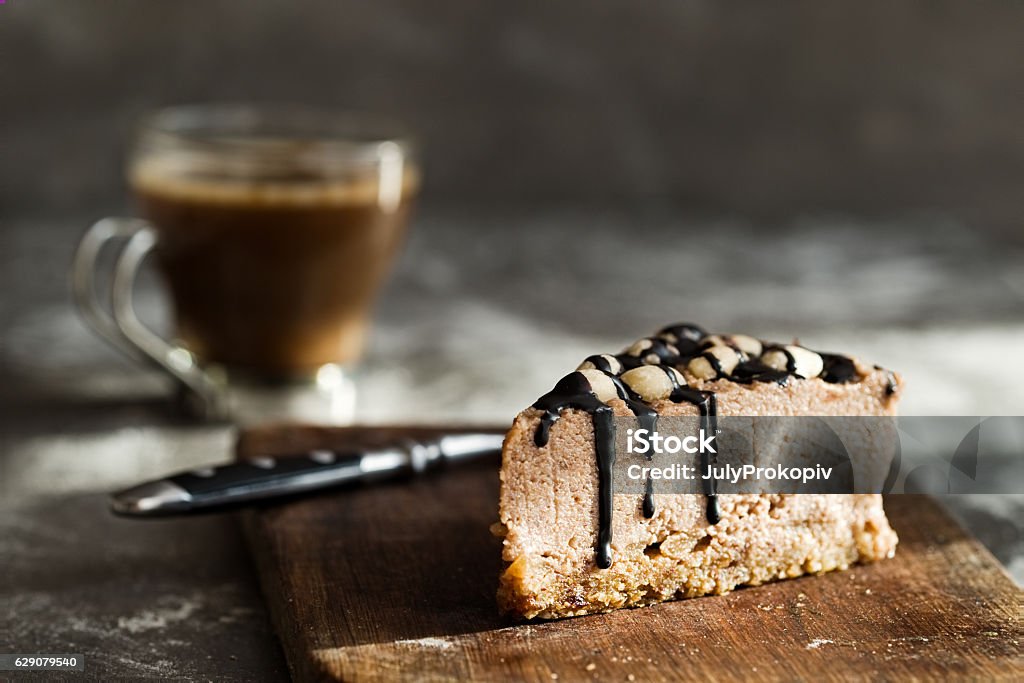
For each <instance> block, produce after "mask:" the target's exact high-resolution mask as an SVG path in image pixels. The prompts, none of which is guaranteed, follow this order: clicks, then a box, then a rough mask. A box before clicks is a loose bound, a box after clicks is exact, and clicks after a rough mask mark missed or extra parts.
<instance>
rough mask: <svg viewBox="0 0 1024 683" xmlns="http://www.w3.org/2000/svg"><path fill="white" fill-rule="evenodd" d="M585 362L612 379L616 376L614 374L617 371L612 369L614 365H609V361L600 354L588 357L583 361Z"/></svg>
mask: <svg viewBox="0 0 1024 683" xmlns="http://www.w3.org/2000/svg"><path fill="white" fill-rule="evenodd" d="M583 362H584V363H590V364H591V365H593V366H594V367H595V368H597V369H598V370H600V371H601V372H603V373H606V374H608V375H609V376H611V377H614V374H612V373H614V372H615V371H614V370H613V369H612V364H611V363H609V362H608V359H607V358H605V357H604V356H603V355H600V354H598V355H596V356H587V357H586V358H584V359H583Z"/></svg>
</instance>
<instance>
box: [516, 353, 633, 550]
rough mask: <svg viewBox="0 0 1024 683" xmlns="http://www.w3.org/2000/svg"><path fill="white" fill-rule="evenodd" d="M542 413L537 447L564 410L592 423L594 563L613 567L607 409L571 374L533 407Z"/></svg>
mask: <svg viewBox="0 0 1024 683" xmlns="http://www.w3.org/2000/svg"><path fill="white" fill-rule="evenodd" d="M533 407H534V408H536V409H537V410H542V411H544V414H543V415H542V416H541V420H540V425H538V427H537V432H536V433H535V434H534V436H533V441H534V443H535V444H537V446H538V447H541V448H543V447H544V446H546V445H547V443H548V439H549V438H550V436H551V426H552V425H554V424H555V422H557V421H558V419H559V418H560V417H561V413H562V411H563V410H565V409H566V408H577V409H579V410H583V411H585V412H587V413H589V414H590V415H591V416H592V418H593V420H594V450H595V451H596V453H597V490H598V499H597V519H598V532H597V550H596V553H595V558H594V561H595V562H597V566H598V567H600V568H601V569H607V568H608V567H610V566H612V510H613V503H614V500H613V498H612V468H613V467H614V466H615V422H614V420H613V418H614V414H613V413H612V409H611V407H610V406H608V405H606V404H604V403H602V402H601V401H600V400H598V398H597V397H596V396H594V394H593V387H591V385H590V382H589V381H588V380H587V378H586V376H585V375H583V374H582V373H579V372H572V373H569V374H568V375H566V376H565V377H563V378H562V379H560V380H559V381H558V384H556V385H555V388H554V389H552V390H551V391H549V392H548V393H546V394H544V395H543V396H541V397H540V398H539V399H537V402H536V403H534V404H533Z"/></svg>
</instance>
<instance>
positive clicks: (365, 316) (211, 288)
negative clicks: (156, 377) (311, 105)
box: [130, 108, 419, 378]
mask: <svg viewBox="0 0 1024 683" xmlns="http://www.w3.org/2000/svg"><path fill="white" fill-rule="evenodd" d="M184 118H186V119H188V117H187V116H185V117H184ZM177 123H178V125H177V126H171V125H164V126H163V127H161V126H151V127H150V129H151V130H157V131H164V132H161V133H159V134H156V135H152V134H151V135H150V137H149V139H148V140H147V139H146V137H145V136H143V138H142V141H141V142H140V145H139V150H138V152H137V154H136V156H135V161H134V163H133V164H132V167H131V169H130V182H131V185H132V187H133V190H134V192H135V194H136V197H137V199H138V202H139V203H140V205H141V209H142V212H143V215H144V217H145V218H146V219H148V221H149V222H150V223H151V224H152V225H153V228H154V230H155V231H156V234H157V241H156V244H155V247H154V256H155V258H156V263H157V266H158V268H159V271H160V272H161V274H162V275H163V277H164V279H165V280H166V282H167V285H168V287H169V290H170V298H171V301H172V304H173V310H174V317H175V322H176V333H177V336H178V337H179V338H180V340H181V341H182V342H183V344H184V346H185V347H186V348H187V349H188V350H189V351H191V352H192V353H193V354H195V356H196V357H197V358H198V359H200V360H201V361H202V362H203V363H216V364H220V365H223V366H226V367H227V368H229V369H240V370H248V371H252V372H254V373H256V374H259V375H264V376H273V377H281V378H288V377H301V376H307V375H309V374H310V373H313V372H315V371H316V370H317V368H319V367H321V366H323V365H325V364H329V363H337V364H348V363H351V362H352V361H354V360H356V359H357V358H358V356H359V355H360V353H361V350H362V347H363V344H364V340H365V337H366V332H367V326H368V320H369V317H370V309H371V307H372V304H373V300H374V295H375V293H376V291H377V289H378V287H379V286H380V284H381V282H382V280H383V279H384V277H385V276H386V274H387V273H388V271H389V269H390V266H391V263H392V261H393V259H394V256H395V253H396V250H397V248H398V246H399V244H400V243H401V241H402V237H403V234H404V232H405V227H406V222H407V220H408V215H409V211H410V206H411V203H412V201H413V197H414V195H415V194H416V190H417V188H418V184H419V174H418V169H417V167H416V166H415V164H414V161H413V159H412V158H411V156H410V152H409V145H408V143H407V142H405V141H404V140H403V139H402V138H401V137H399V136H395V135H391V136H388V135H382V134H374V132H373V131H372V130H366V129H365V126H364V127H363V128H358V127H355V126H354V125H353V124H352V122H350V121H347V120H344V119H338V120H336V119H334V118H332V117H330V116H328V115H325V114H320V113H316V112H309V111H305V110H294V109H279V110H275V109H266V108H264V109H261V110H259V111H258V112H256V111H253V110H248V109H245V108H235V109H232V108H226V109H224V110H222V111H220V113H219V117H218V116H212V117H211V115H210V113H209V112H206V113H205V116H203V117H202V118H197V119H196V120H195V121H192V122H191V124H192V125H191V126H190V125H189V123H190V122H189V121H188V120H185V121H179V122H177ZM167 129H170V130H169V132H168V131H167Z"/></svg>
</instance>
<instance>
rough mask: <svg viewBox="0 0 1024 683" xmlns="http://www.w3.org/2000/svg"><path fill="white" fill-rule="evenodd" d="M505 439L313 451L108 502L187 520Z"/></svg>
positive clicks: (415, 466) (182, 476)
mask: <svg viewBox="0 0 1024 683" xmlns="http://www.w3.org/2000/svg"><path fill="white" fill-rule="evenodd" d="M503 436H504V435H503V434H502V433H497V432H472V433H458V434H446V435H443V436H438V437H436V438H427V439H410V438H401V439H397V440H396V441H395V442H394V443H393V444H392V445H388V446H385V447H381V448H368V449H362V450H347V451H332V450H325V449H321V450H312V451H309V452H307V453H302V454H297V455H287V456H284V457H260V458H249V459H247V460H239V461H237V462H233V463H230V464H227V465H218V466H216V467H203V468H199V469H195V470H191V471H188V472H181V473H179V474H175V475H172V476H170V477H166V478H164V479H158V480H155V481H150V482H147V483H145V484H140V485H139V486H134V487H132V488H130V489H126V490H124V491H119V492H118V493H115V494H113V495H112V496H111V499H110V507H111V510H112V511H113V512H114V513H115V514H118V515H125V516H129V517H156V516H166V515H177V514H186V513H190V512H195V511H200V510H205V509H209V508H214V507H224V506H230V505H234V504H237V503H246V502H252V501H256V500H267V499H271V498H279V497H283V496H291V495H294V494H296V493H303V492H308V491H316V490H320V489H324V488H328V487H332V486H339V485H341V484H349V483H354V482H366V481H375V480H380V479H391V478H394V477H398V476H401V475H403V474H421V473H423V472H426V471H427V470H429V469H433V468H436V467H439V466H441V465H443V464H450V463H451V464H454V463H456V462H462V461H465V460H473V459H478V458H481V457H484V456H488V455H494V454H496V453H498V452H500V451H501V443H502V439H503Z"/></svg>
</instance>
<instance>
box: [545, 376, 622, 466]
mask: <svg viewBox="0 0 1024 683" xmlns="http://www.w3.org/2000/svg"><path fill="white" fill-rule="evenodd" d="M593 391H594V390H593V387H591V386H590V382H589V381H588V380H587V378H586V376H585V375H583V374H582V373H579V372H571V373H569V374H568V375H566V376H565V377H563V378H562V379H560V380H558V384H556V385H555V388H554V389H552V390H551V391H549V392H548V393H546V394H544V395H543V396H541V397H540V398H538V399H537V401H536V402H535V403H534V404H533V407H534V408H536V409H537V410H542V411H544V414H543V415H542V416H541V418H540V425H538V427H537V432H536V433H535V434H534V435H533V442H534V443H535V444H537V446H539V447H542V448H543V447H544V446H546V445H548V439H549V438H550V436H551V427H552V425H554V424H555V423H556V422H558V419H559V418H560V417H562V411H563V410H565V409H567V408H577V409H579V410H582V411H584V412H587V413H589V414H591V415H597V414H598V413H601V412H611V408H609V407H608V406H607V405H605V404H604V403H602V402H601V401H599V400H598V398H597V396H594V393H593Z"/></svg>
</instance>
